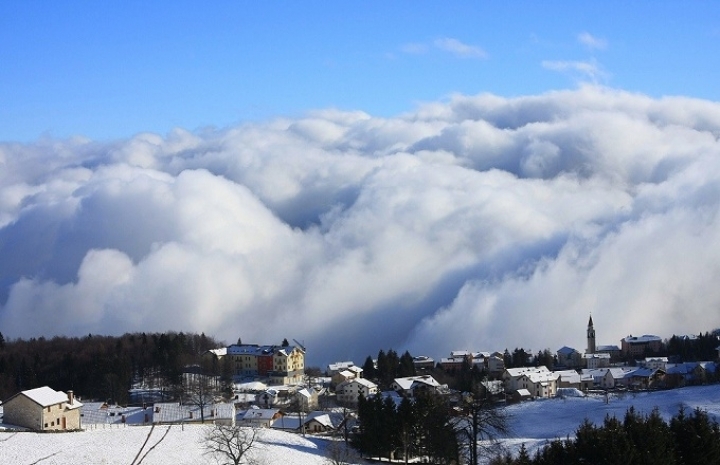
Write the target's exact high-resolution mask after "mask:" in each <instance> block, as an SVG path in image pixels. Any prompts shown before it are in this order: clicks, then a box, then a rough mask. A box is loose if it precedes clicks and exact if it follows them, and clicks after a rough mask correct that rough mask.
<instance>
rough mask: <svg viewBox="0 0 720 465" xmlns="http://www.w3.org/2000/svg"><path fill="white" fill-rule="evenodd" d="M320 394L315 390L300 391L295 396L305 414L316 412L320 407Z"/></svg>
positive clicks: (305, 389) (303, 389)
mask: <svg viewBox="0 0 720 465" xmlns="http://www.w3.org/2000/svg"><path fill="white" fill-rule="evenodd" d="M318 397H319V395H318V392H317V391H316V390H315V389H312V388H310V389H308V388H302V389H298V390H297V391H296V392H295V395H294V397H293V398H294V401H295V403H296V404H297V406H298V407H299V408H300V409H301V410H302V411H303V412H309V411H311V410H314V409H316V408H317V406H318Z"/></svg>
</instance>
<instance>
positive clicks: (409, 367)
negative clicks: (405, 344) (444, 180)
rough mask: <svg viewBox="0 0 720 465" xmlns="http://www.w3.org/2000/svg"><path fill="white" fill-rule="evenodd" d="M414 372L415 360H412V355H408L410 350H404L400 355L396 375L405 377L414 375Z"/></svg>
mask: <svg viewBox="0 0 720 465" xmlns="http://www.w3.org/2000/svg"><path fill="white" fill-rule="evenodd" d="M416 374H417V372H416V371H415V362H414V361H413V357H412V355H410V352H408V351H407V350H406V351H405V353H404V354H402V357H400V363H399V366H398V370H397V377H398V378H407V377H408V376H415V375H416Z"/></svg>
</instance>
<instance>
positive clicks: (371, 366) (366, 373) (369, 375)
mask: <svg viewBox="0 0 720 465" xmlns="http://www.w3.org/2000/svg"><path fill="white" fill-rule="evenodd" d="M362 369H363V377H364V378H366V379H371V380H372V379H377V370H376V369H375V362H373V359H372V357H371V356H369V355H368V356H367V358H366V359H365V363H363V366H362Z"/></svg>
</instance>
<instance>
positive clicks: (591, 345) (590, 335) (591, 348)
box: [585, 315, 595, 354]
mask: <svg viewBox="0 0 720 465" xmlns="http://www.w3.org/2000/svg"><path fill="white" fill-rule="evenodd" d="M585 353H586V354H594V353H595V328H594V327H593V321H592V315H590V321H588V327H587V350H586V351H585Z"/></svg>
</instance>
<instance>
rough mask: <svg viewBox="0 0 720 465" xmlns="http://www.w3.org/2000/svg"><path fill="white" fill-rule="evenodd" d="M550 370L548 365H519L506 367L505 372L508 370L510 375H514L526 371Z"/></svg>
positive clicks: (541, 371) (546, 371)
mask: <svg viewBox="0 0 720 465" xmlns="http://www.w3.org/2000/svg"><path fill="white" fill-rule="evenodd" d="M549 371H550V370H548V369H547V367H546V366H543V365H541V366H539V367H518V368H506V369H505V372H507V374H508V375H510V376H512V377H513V378H514V377H517V376H520V375H524V374H526V373H548V372H549Z"/></svg>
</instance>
